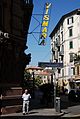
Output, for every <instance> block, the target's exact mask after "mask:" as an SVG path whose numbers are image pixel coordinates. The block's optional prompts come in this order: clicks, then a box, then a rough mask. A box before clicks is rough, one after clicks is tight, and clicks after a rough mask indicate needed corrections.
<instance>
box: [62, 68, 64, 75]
mask: <svg viewBox="0 0 80 119" xmlns="http://www.w3.org/2000/svg"><path fill="white" fill-rule="evenodd" d="M63 76H64V69H62V77H63Z"/></svg>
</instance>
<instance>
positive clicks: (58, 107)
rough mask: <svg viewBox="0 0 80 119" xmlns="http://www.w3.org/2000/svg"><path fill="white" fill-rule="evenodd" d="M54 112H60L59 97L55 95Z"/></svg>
mask: <svg viewBox="0 0 80 119" xmlns="http://www.w3.org/2000/svg"><path fill="white" fill-rule="evenodd" d="M56 112H59V113H60V97H56Z"/></svg>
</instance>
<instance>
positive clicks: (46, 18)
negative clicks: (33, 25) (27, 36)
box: [39, 3, 51, 45]
mask: <svg viewBox="0 0 80 119" xmlns="http://www.w3.org/2000/svg"><path fill="white" fill-rule="evenodd" d="M50 8H51V3H46V4H45V6H44V15H43V18H42V23H41V31H40V37H39V45H45V44H46V41H45V40H46V38H47V35H48V26H49V20H50V11H51V9H50Z"/></svg>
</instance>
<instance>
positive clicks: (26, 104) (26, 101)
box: [22, 89, 31, 115]
mask: <svg viewBox="0 0 80 119" xmlns="http://www.w3.org/2000/svg"><path fill="white" fill-rule="evenodd" d="M22 98H23V115H25V114H26V111H27V114H28V113H29V99H30V98H31V95H30V94H29V93H28V90H27V89H26V90H25V92H24V94H23V95H22Z"/></svg>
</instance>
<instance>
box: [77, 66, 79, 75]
mask: <svg viewBox="0 0 80 119" xmlns="http://www.w3.org/2000/svg"><path fill="white" fill-rule="evenodd" d="M77 75H79V66H77Z"/></svg>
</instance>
